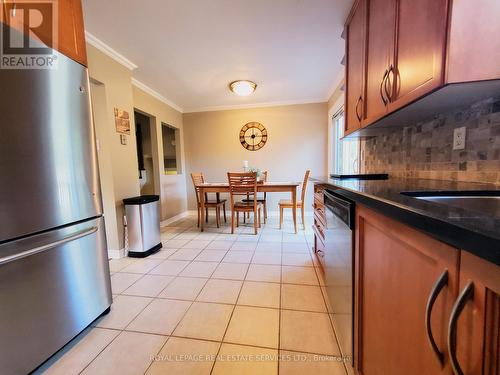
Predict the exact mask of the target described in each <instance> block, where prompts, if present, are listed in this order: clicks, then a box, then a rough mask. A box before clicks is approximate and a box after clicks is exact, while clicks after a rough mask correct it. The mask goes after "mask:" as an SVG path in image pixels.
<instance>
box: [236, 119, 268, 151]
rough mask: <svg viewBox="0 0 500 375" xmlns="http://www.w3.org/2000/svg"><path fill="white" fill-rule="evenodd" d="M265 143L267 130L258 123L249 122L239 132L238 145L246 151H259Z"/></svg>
mask: <svg viewBox="0 0 500 375" xmlns="http://www.w3.org/2000/svg"><path fill="white" fill-rule="evenodd" d="M266 142H267V130H266V128H265V127H264V125H262V124H261V123H260V122H249V123H248V124H245V125H244V126H243V127H242V128H241V130H240V143H241V145H242V146H243V147H244V148H246V149H247V150H248V151H257V150H260V149H261V148H262V147H264V145H265V144H266Z"/></svg>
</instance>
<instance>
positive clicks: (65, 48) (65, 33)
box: [2, 0, 87, 66]
mask: <svg viewBox="0 0 500 375" xmlns="http://www.w3.org/2000/svg"><path fill="white" fill-rule="evenodd" d="M2 3H3V4H2V6H3V8H4V11H3V12H2V22H4V23H6V24H9V25H10V26H11V27H13V28H15V29H18V30H23V29H24V28H25V27H24V26H23V25H24V23H25V22H26V20H27V17H24V10H25V9H22V7H23V6H25V5H26V3H22V2H20V3H18V4H16V3H15V2H8V3H6V2H4V1H2ZM34 3H35V4H36V2H34ZM14 4H16V12H13V11H12V10H13V9H12V8H13V6H14ZM54 4H57V11H56V12H55V15H56V20H55V22H54V23H53V24H57V29H56V30H57V34H56V35H57V44H56V45H54V43H53V42H52V35H51V28H50V27H40V28H37V30H36V35H37V37H38V38H39V39H40V40H41V41H42V42H43V43H45V44H46V45H48V46H49V47H52V48H55V49H56V50H58V51H59V52H61V53H62V54H64V55H66V56H68V57H69V58H71V59H73V60H75V61H76V62H78V63H80V64H82V65H85V66H86V65H87V52H86V45H85V31H84V26H83V11H82V4H81V0H57V1H54ZM42 25H43V24H42Z"/></svg>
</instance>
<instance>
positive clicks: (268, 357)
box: [212, 344, 278, 375]
mask: <svg viewBox="0 0 500 375" xmlns="http://www.w3.org/2000/svg"><path fill="white" fill-rule="evenodd" d="M218 357H219V358H220V360H217V361H216V362H215V365H214V369H213V371H212V375H233V374H238V375H254V374H258V375H277V374H278V351H277V350H275V349H264V348H256V347H253V346H243V345H233V344H222V346H221V349H220V352H219V355H218Z"/></svg>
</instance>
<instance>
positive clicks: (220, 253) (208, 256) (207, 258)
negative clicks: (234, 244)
mask: <svg viewBox="0 0 500 375" xmlns="http://www.w3.org/2000/svg"><path fill="white" fill-rule="evenodd" d="M226 253H227V251H226V250H203V251H202V252H201V253H200V254H199V255H198V256H197V257H196V261H198V262H220V261H221V260H222V258H224V255H226Z"/></svg>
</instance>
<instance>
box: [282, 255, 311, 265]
mask: <svg viewBox="0 0 500 375" xmlns="http://www.w3.org/2000/svg"><path fill="white" fill-rule="evenodd" d="M282 264H283V265H284V266H300V267H312V266H313V262H312V258H311V255H310V254H309V253H286V252H284V253H283V260H282Z"/></svg>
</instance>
